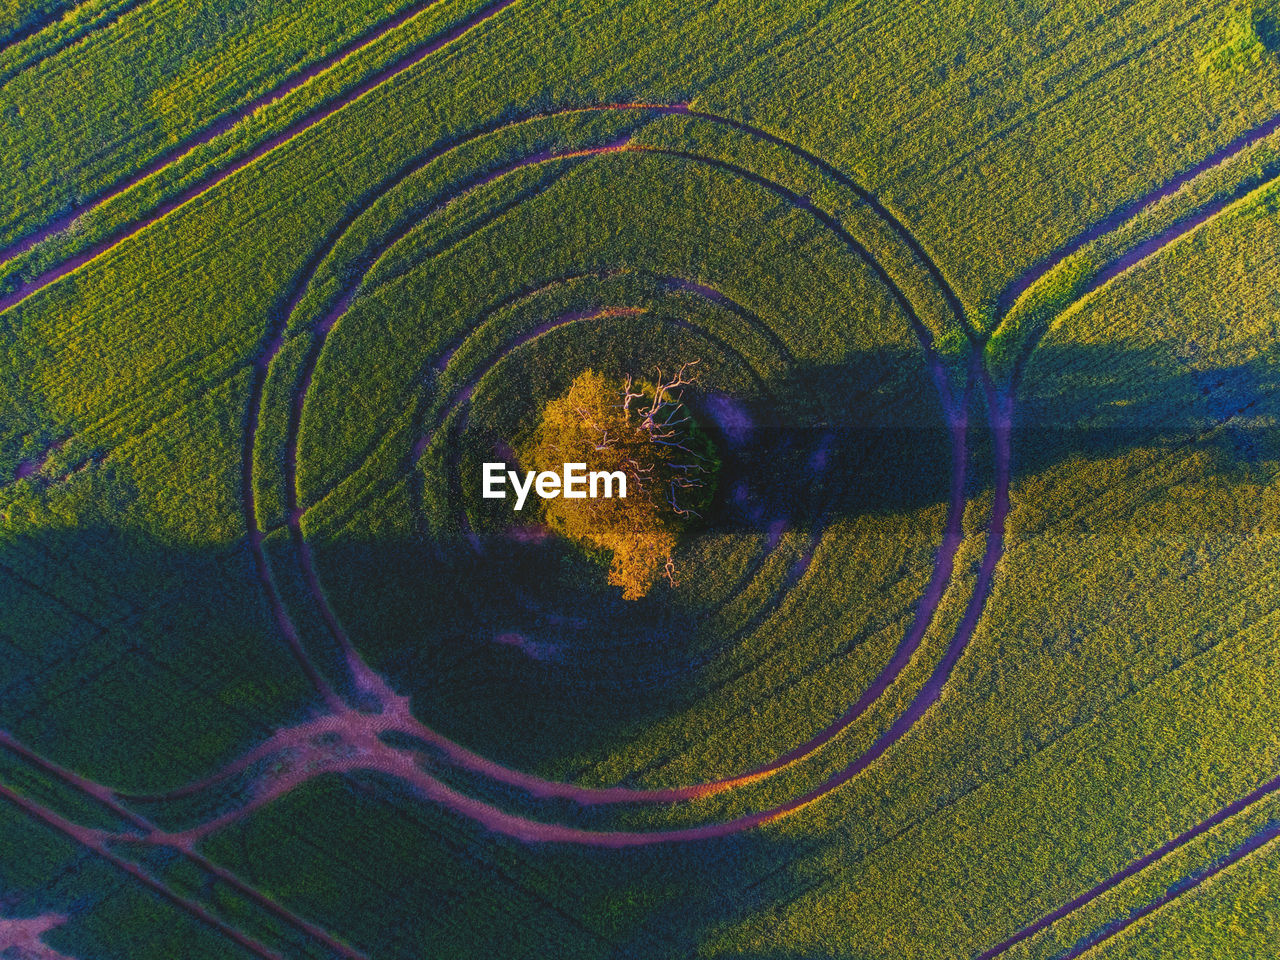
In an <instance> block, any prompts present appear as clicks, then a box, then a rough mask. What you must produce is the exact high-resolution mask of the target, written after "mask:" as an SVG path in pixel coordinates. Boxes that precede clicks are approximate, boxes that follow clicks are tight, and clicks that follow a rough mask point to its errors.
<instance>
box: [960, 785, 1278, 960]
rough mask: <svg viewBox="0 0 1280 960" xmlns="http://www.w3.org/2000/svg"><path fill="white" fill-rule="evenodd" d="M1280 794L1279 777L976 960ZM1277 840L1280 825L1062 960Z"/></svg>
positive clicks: (989, 956)
mask: <svg viewBox="0 0 1280 960" xmlns="http://www.w3.org/2000/svg"><path fill="white" fill-rule="evenodd" d="M1277 791H1280V776H1277V777H1274V778H1272V779H1271V780H1268V781H1267V782H1266V783H1264V784H1262V785H1261V786H1260V787H1258V788H1257V789H1255V790H1253V791H1252V792H1251V793H1248V794H1246V795H1245V796H1243V797H1241V798H1240V799H1239V800H1233V801H1232V802H1231V803H1228V804H1227V805H1226V806H1224V807H1221V808H1219V809H1218V810H1217V811H1216V812H1214V813H1213V814H1211V815H1210V816H1208V817H1206V818H1205V819H1204V820H1201V821H1200V822H1199V823H1197V824H1196V825H1195V826H1193V827H1190V828H1188V829H1187V830H1184V831H1183V832H1182V833H1180V834H1178V835H1177V836H1176V837H1174V838H1173V839H1172V840H1169V841H1167V842H1166V843H1163V844H1161V845H1160V846H1159V847H1156V849H1154V850H1152V851H1151V852H1150V853H1147V854H1144V855H1143V856H1141V857H1139V858H1138V859H1136V860H1133V861H1131V862H1130V863H1128V864H1127V865H1126V866H1124V867H1122V868H1121V869H1120V870H1118V871H1116V872H1115V873H1113V874H1112V875H1111V876H1109V877H1107V878H1106V879H1105V880H1102V881H1101V882H1099V883H1097V884H1095V885H1094V886H1092V887H1090V888H1089V889H1088V890H1086V891H1085V892H1084V893H1082V894H1080V896H1078V897H1076V898H1075V899H1073V900H1068V901H1067V902H1066V903H1064V904H1063V905H1062V906H1060V907H1058V908H1057V909H1056V910H1053V911H1051V912H1049V913H1046V914H1045V915H1044V916H1043V917H1041V918H1040V919H1039V920H1036V921H1035V922H1034V923H1029V924H1027V925H1026V926H1025V927H1022V928H1021V929H1020V930H1018V931H1017V932H1016V933H1014V934H1013V935H1012V936H1010V937H1008V938H1007V939H1005V940H1002V941H1000V942H999V943H998V944H996V945H995V946H994V947H992V948H991V949H989V950H987V951H985V952H983V953H980V954H979V955H978V956H977V958H976V960H994V958H996V957H998V956H1000V955H1001V954H1004V953H1006V952H1008V951H1009V950H1010V949H1011V948H1012V947H1014V946H1016V945H1017V944H1019V943H1021V942H1022V941H1023V940H1026V939H1027V938H1028V937H1032V936H1034V935H1035V934H1037V933H1039V932H1040V931H1041V930H1044V929H1046V928H1047V927H1049V926H1051V925H1052V924H1054V923H1057V922H1058V921H1059V920H1061V919H1063V918H1064V917H1066V916H1068V915H1069V914H1072V913H1074V912H1075V911H1077V910H1079V909H1080V908H1081V907H1083V906H1085V905H1087V904H1089V903H1091V902H1092V901H1094V900H1096V899H1098V897H1100V896H1102V895H1103V894H1105V893H1107V892H1108V891H1110V890H1113V889H1115V888H1116V887H1118V886H1119V885H1120V884H1121V883H1123V882H1124V881H1125V880H1128V879H1129V878H1130V877H1132V876H1134V875H1135V874H1137V873H1139V872H1141V871H1142V870H1145V869H1146V868H1147V867H1149V866H1151V865H1152V864H1154V863H1156V862H1158V861H1159V860H1162V859H1164V858H1165V857H1167V856H1168V855H1169V854H1171V853H1173V852H1174V851H1175V850H1177V849H1179V848H1180V847H1184V846H1186V845H1187V844H1188V843H1190V842H1191V841H1192V840H1195V839H1196V838H1197V837H1200V836H1203V835H1204V834H1205V833H1207V832H1208V831H1210V830H1212V829H1213V828H1214V827H1216V826H1218V825H1219V824H1222V823H1225V822H1226V821H1227V820H1230V819H1231V818H1232V817H1234V816H1236V815H1237V814H1240V813H1243V812H1245V811H1246V810H1248V809H1249V808H1250V807H1251V806H1253V805H1254V804H1256V803H1258V802H1259V801H1261V800H1264V799H1266V798H1267V797H1269V796H1271V795H1272V794H1274V793H1276V792H1277ZM1276 836H1280V825H1275V826H1272V827H1270V828H1268V829H1266V830H1263V831H1261V832H1259V833H1258V834H1256V835H1255V836H1254V837H1253V838H1251V839H1250V840H1249V841H1248V842H1246V843H1245V844H1243V845H1242V846H1240V847H1238V848H1237V849H1235V850H1234V851H1232V852H1231V853H1230V854H1229V855H1228V856H1227V857H1225V858H1224V859H1223V860H1221V861H1220V862H1219V863H1218V864H1217V865H1215V866H1214V867H1211V868H1210V869H1208V870H1205V871H1200V872H1199V873H1198V874H1196V876H1197V878H1198V879H1196V880H1195V882H1194V883H1193V884H1191V885H1190V886H1188V887H1185V888H1178V889H1171V890H1169V891H1167V892H1166V893H1165V894H1164V895H1163V896H1161V897H1160V898H1158V899H1157V900H1155V901H1153V902H1152V903H1150V904H1147V906H1146V907H1144V908H1142V909H1141V910H1140V911H1139V912H1138V913H1136V914H1134V915H1131V917H1130V918H1128V919H1127V920H1126V922H1124V923H1123V925H1122V926H1119V927H1116V928H1115V929H1114V930H1111V931H1110V932H1108V933H1107V934H1106V936H1104V937H1102V938H1101V939H1098V940H1096V941H1093V942H1091V943H1089V944H1087V945H1078V946H1077V947H1076V948H1073V950H1072V951H1071V952H1070V953H1068V954H1067V955H1066V956H1064V957H1062V958H1060V960H1068V958H1073V957H1079V956H1081V955H1082V954H1083V953H1085V952H1086V951H1087V950H1088V949H1091V948H1092V947H1094V946H1097V945H1098V943H1101V942H1102V940H1105V939H1108V938H1109V937H1112V936H1115V934H1117V933H1119V932H1120V931H1121V930H1123V929H1124V928H1125V927H1128V926H1130V925H1132V924H1133V923H1136V922H1137V921H1138V920H1140V919H1141V918H1142V917H1144V916H1146V915H1147V914H1149V913H1152V912H1154V911H1155V910H1158V909H1159V908H1160V907H1162V906H1164V905H1165V904H1166V903H1169V902H1170V901H1171V900H1174V899H1176V898H1177V897H1179V896H1181V895H1182V894H1183V893H1185V892H1187V890H1194V889H1195V888H1196V887H1197V886H1199V885H1200V884H1201V883H1203V882H1204V881H1205V880H1208V879H1209V878H1210V877H1212V876H1214V875H1215V874H1217V873H1221V872H1222V871H1223V870H1225V869H1226V868H1227V867H1229V866H1231V865H1232V864H1233V863H1236V862H1237V861H1239V860H1241V859H1243V858H1244V857H1245V856H1247V855H1248V854H1250V853H1252V852H1253V851H1254V850H1256V849H1257V848H1258V847H1260V846H1262V845H1263V844H1264V843H1267V842H1268V841H1270V840H1272V839H1274V838H1275V837H1276Z"/></svg>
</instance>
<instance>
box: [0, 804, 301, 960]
mask: <svg viewBox="0 0 1280 960" xmlns="http://www.w3.org/2000/svg"><path fill="white" fill-rule="evenodd" d="M0 799H3V800H7V801H8V802H9V803H11V804H13V805H14V806H15V807H17V808H18V809H19V810H21V811H22V812H23V813H25V814H26V815H27V816H29V817H31V818H32V819H33V820H38V821H40V822H41V823H43V824H44V825H45V826H47V827H50V828H51V829H53V830H55V831H57V832H58V833H61V834H62V835H63V836H65V837H67V838H69V839H70V840H73V841H74V842H76V843H78V844H80V845H81V846H82V847H85V848H86V849H88V850H90V851H91V852H93V853H95V854H97V855H98V856H99V857H100V858H102V859H103V860H105V861H106V862H107V863H109V864H111V865H112V866H113V867H115V868H116V869H117V870H120V871H122V872H123V873H125V874H127V875H128V876H130V877H132V878H133V879H134V880H136V881H137V882H138V883H140V884H142V885H143V886H144V887H147V888H148V889H149V890H151V891H152V892H154V893H156V894H158V895H159V896H160V897H161V898H162V899H164V900H167V901H169V903H171V904H173V905H174V906H176V907H178V908H179V909H181V910H185V911H186V912H187V913H189V914H191V915H192V916H193V917H195V918H196V919H197V920H199V921H200V922H202V923H204V924H205V925H206V926H208V927H211V928H212V929H213V930H215V931H217V932H218V933H220V934H222V935H223V936H224V937H226V938H227V939H229V940H231V941H232V942H234V943H235V944H237V945H238V946H240V947H242V948H243V949H245V950H247V951H248V952H249V953H252V954H253V955H255V956H257V957H260V958H261V960H284V958H283V957H282V956H281V955H280V954H278V953H276V952H275V951H273V950H271V949H269V948H268V947H266V946H264V945H263V944H261V943H259V942H258V941H256V940H254V939H252V938H251V937H248V936H246V935H245V934H243V933H241V932H240V931H239V930H236V929H235V928H234V927H231V926H228V925H227V924H226V923H225V922H223V921H222V920H220V919H219V918H218V917H216V916H214V915H213V914H212V913H210V912H209V911H208V910H206V909H205V908H204V907H202V906H200V904H198V903H196V902H195V901H193V900H188V899H186V898H185V897H183V896H182V895H180V894H178V893H176V892H175V891H174V890H173V889H171V888H170V887H169V886H167V885H166V884H164V883H162V882H161V881H159V880H157V879H156V878H155V877H153V876H152V875H151V874H149V873H147V871H145V870H143V869H142V868H141V867H139V866H138V865H137V864H136V863H133V862H131V861H129V860H125V859H124V858H123V857H120V856H117V855H116V854H115V853H114V852H112V850H111V849H110V847H108V846H107V841H108V840H109V839H111V837H110V835H108V834H104V833H102V832H101V831H98V830H90V829H88V828H86V827H80V826H77V825H76V824H74V823H71V822H70V821H69V820H65V819H63V818H62V817H60V816H59V815H58V814H56V813H54V812H53V811H52V810H49V809H47V808H45V807H43V806H41V805H40V804H38V803H36V802H34V801H33V800H29V799H27V798H26V797H24V796H22V795H21V794H20V793H17V792H15V791H13V790H10V789H9V788H8V787H6V786H5V785H4V784H0Z"/></svg>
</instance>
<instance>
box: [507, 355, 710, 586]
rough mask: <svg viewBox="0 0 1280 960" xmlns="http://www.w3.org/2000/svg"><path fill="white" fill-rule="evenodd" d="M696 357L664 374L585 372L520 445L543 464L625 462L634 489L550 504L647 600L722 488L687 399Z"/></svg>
mask: <svg viewBox="0 0 1280 960" xmlns="http://www.w3.org/2000/svg"><path fill="white" fill-rule="evenodd" d="M693 367H694V364H693V363H690V364H685V365H684V366H682V367H681V368H680V369H679V370H678V371H677V372H676V374H675V375H674V376H673V377H671V378H669V379H665V380H664V379H663V377H662V374H661V371H659V372H658V375H657V379H656V381H654V382H647V381H643V382H642V381H638V380H636V379H635V378H633V377H630V376H628V377H627V378H626V379H625V380H616V379H611V378H609V377H606V376H604V375H603V374H601V373H598V372H596V371H594V370H588V371H586V372H584V373H582V374H580V375H579V376H578V377H577V379H575V380H574V381H573V383H572V384H571V385H570V387H569V390H568V391H567V392H566V393H565V394H564V395H563V396H561V397H559V398H557V399H555V400H553V401H551V402H550V403H548V404H547V406H546V408H545V409H544V410H543V412H542V419H541V421H540V422H539V424H538V426H537V428H536V429H535V430H534V432H533V435H532V436H531V437H530V439H529V441H528V443H527V444H525V445H524V446H523V447H522V448H521V449H520V450H519V455H520V459H521V461H522V463H524V464H525V465H526V466H528V467H529V468H530V469H534V470H559V469H560V467H561V465H562V464H564V463H579V462H582V463H586V464H587V469H588V471H621V472H622V473H623V474H624V475H625V476H626V478H627V495H626V497H625V498H624V497H613V498H604V497H599V498H592V497H587V498H584V499H568V498H564V497H561V498H558V499H554V500H546V501H544V503H543V509H544V511H545V515H546V520H547V523H548V525H549V526H550V527H551V528H552V529H553V530H555V531H556V532H558V533H560V534H561V535H563V536H565V537H568V538H569V539H571V540H573V541H576V542H578V543H581V544H584V545H587V546H588V547H591V548H595V549H597V550H602V551H606V552H607V553H609V554H612V558H613V559H612V562H611V564H610V567H609V582H610V583H611V584H614V585H615V586H619V587H621V588H622V591H623V596H624V597H625V598H626V599H629V600H638V599H640V598H641V597H644V596H646V595H647V594H648V593H649V591H650V590H651V589H652V588H653V586H654V585H655V584H656V583H657V582H658V580H659V579H660V578H662V577H665V578H666V579H667V580H669V581H670V582H671V583H672V584H674V583H675V582H676V581H675V561H674V560H673V558H672V553H673V551H674V550H675V547H676V544H677V542H678V540H679V537H680V535H681V533H682V532H683V531H684V530H685V529H686V528H687V527H688V525H689V524H690V523H691V522H693V521H696V520H697V519H699V518H700V517H701V516H702V514H703V512H704V511H705V510H706V509H707V507H708V506H709V505H710V503H711V500H712V497H713V496H714V493H715V485H716V474H717V472H718V469H719V466H720V463H719V460H718V459H717V457H716V455H715V448H714V446H713V444H712V443H711V440H710V438H709V437H708V436H707V435H706V433H705V432H704V431H703V430H702V429H701V428H700V427H699V425H698V423H697V420H696V419H695V418H694V416H693V414H692V413H691V412H690V411H689V409H688V407H686V405H685V404H684V402H683V401H682V399H681V394H682V391H683V389H684V388H685V387H686V386H688V385H689V384H691V383H693V382H694V378H693V376H692V373H691V371H692V369H693Z"/></svg>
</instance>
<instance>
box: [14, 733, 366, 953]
mask: <svg viewBox="0 0 1280 960" xmlns="http://www.w3.org/2000/svg"><path fill="white" fill-rule="evenodd" d="M0 747H4V748H6V749H8V750H9V751H10V752H12V753H14V754H15V755H17V756H19V757H21V758H22V759H24V760H26V761H27V762H28V763H30V764H32V765H33V766H36V767H39V768H40V769H41V770H44V771H45V772H46V773H50V774H52V775H53V776H55V777H57V778H58V779H59V780H61V781H62V782H63V783H65V784H67V785H68V786H71V787H73V788H75V789H76V790H78V791H79V792H81V793H83V794H84V795H85V796H87V797H90V798H92V799H93V800H95V801H97V802H98V803H100V804H101V805H102V806H104V807H105V808H106V809H108V810H110V811H111V812H112V813H114V814H115V815H116V816H118V817H120V818H121V819H123V820H125V821H127V822H129V823H131V824H133V825H134V826H135V827H137V828H139V829H140V830H142V831H143V832H144V838H155V837H163V836H165V835H164V833H163V832H162V831H160V830H159V829H158V828H157V827H156V826H155V825H154V824H153V823H151V822H150V821H149V820H147V819H146V818H145V817H142V816H139V815H138V814H136V813H134V812H133V811H132V810H130V809H129V808H128V807H126V806H124V804H122V803H121V802H120V794H118V793H116V792H115V791H114V790H111V789H109V788H107V787H104V786H102V785H101V784H98V783H95V782H93V781H92V780H88V779H86V778H84V777H82V776H80V775H79V774H77V773H73V772H72V771H70V770H67V769H66V768H65V767H62V766H59V765H58V764H56V763H54V762H53V761H51V760H48V759H46V758H45V757H43V756H41V755H40V754H38V753H36V752H35V751H34V750H32V749H31V748H30V747H27V746H26V745H25V744H23V743H20V742H19V741H18V740H16V739H14V737H13V736H12V735H10V734H9V733H8V732H7V731H4V730H0ZM77 830H80V831H83V830H84V828H77ZM115 839H123V837H120V836H116V837H115ZM173 846H174V847H175V848H176V849H177V850H178V851H179V852H180V853H181V854H182V856H184V857H185V858H186V859H187V860H188V861H189V862H191V863H192V864H193V865H195V866H196V867H198V868H199V869H201V870H203V871H204V872H205V873H208V874H209V875H210V876H213V877H215V878H217V879H218V880H220V881H221V882H223V883H225V884H227V886H229V887H231V888H232V889H233V890H235V891H236V892H237V893H240V894H242V895H244V896H245V897H248V898H249V899H250V900H252V901H253V902H254V903H256V904H257V905H258V906H260V907H262V908H263V909H265V910H267V911H268V912H270V913H271V914H273V915H274V916H275V917H277V918H278V919H280V920H283V921H284V922H285V923H287V924H289V925H290V926H291V927H293V928H294V929H295V930H296V931H298V932H299V933H302V934H304V935H306V936H308V937H310V938H311V939H313V940H315V941H316V942H317V943H321V944H323V945H324V946H325V947H327V948H328V949H330V950H332V951H333V952H334V953H335V954H337V955H338V956H342V957H345V958H347V960H368V958H366V957H365V956H364V954H362V953H360V952H359V951H357V950H354V949H353V948H351V947H349V946H348V945H347V944H345V943H342V942H341V941H339V940H336V939H334V938H333V937H332V936H331V935H330V934H329V933H328V932H327V931H325V930H324V929H322V928H321V927H319V926H317V925H315V924H313V923H311V922H310V921H308V920H305V919H304V918H302V917H300V916H298V915H297V914H295V913H293V912H292V911H291V910H289V909H287V908H286V907H284V906H281V905H280V904H278V903H277V902H276V901H274V900H272V899H271V898H270V897H268V896H266V895H265V894H263V893H261V892H260V891H259V890H257V889H256V888H254V887H251V886H249V885H248V884H247V883H245V882H244V881H243V880H241V879H240V878H239V877H237V876H236V875H235V874H233V873H231V872H230V871H228V870H226V869H224V868H223V867H220V866H218V865H217V864H215V863H213V862H212V861H210V860H208V859H206V858H205V857H204V856H202V855H201V854H199V853H197V852H196V851H195V849H194V847H193V846H192V845H190V844H186V845H183V844H175V845H173ZM95 852H96V851H95ZM157 882H159V881H157ZM229 929H233V928H229ZM223 932H225V931H223Z"/></svg>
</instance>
